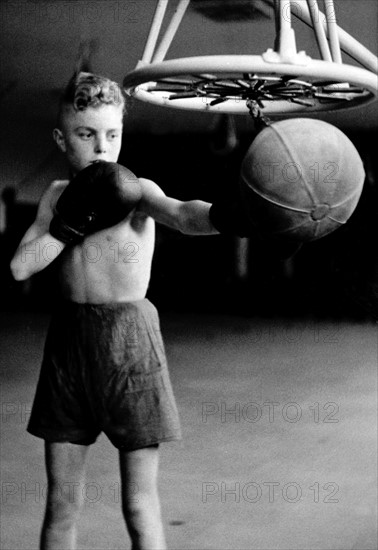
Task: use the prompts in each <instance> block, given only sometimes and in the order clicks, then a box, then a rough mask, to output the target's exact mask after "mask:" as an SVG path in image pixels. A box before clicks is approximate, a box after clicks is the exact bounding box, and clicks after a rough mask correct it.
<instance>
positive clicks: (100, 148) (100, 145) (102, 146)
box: [95, 137, 106, 153]
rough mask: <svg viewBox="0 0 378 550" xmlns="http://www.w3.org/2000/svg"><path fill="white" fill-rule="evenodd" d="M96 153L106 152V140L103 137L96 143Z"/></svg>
mask: <svg viewBox="0 0 378 550" xmlns="http://www.w3.org/2000/svg"><path fill="white" fill-rule="evenodd" d="M95 152H96V153H106V140H105V138H103V137H98V138H97V139H96V143H95Z"/></svg>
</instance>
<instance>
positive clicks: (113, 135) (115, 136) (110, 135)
mask: <svg viewBox="0 0 378 550" xmlns="http://www.w3.org/2000/svg"><path fill="white" fill-rule="evenodd" d="M117 137H118V133H117V132H111V133H110V134H109V139H116V138H117Z"/></svg>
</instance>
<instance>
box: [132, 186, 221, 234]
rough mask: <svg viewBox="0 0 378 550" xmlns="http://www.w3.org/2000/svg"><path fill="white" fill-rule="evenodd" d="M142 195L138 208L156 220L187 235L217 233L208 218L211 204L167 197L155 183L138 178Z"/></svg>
mask: <svg viewBox="0 0 378 550" xmlns="http://www.w3.org/2000/svg"><path fill="white" fill-rule="evenodd" d="M139 181H140V184H141V186H142V193H143V197H142V200H141V201H140V203H139V205H138V210H139V211H140V212H143V213H145V214H147V215H148V216H151V217H152V218H154V219H155V220H156V221H157V222H159V223H162V224H163V225H167V226H168V227H171V228H172V229H177V230H178V231H181V233H186V234H188V235H216V234H218V233H219V231H217V230H216V229H215V227H214V226H213V225H212V223H211V221H210V218H209V211H210V207H211V204H210V203H208V202H204V201H201V200H191V201H180V200H177V199H172V198H170V197H167V196H166V195H165V193H164V192H163V191H162V189H160V187H159V186H158V185H156V183H154V182H153V181H151V180H147V179H144V178H140V179H139Z"/></svg>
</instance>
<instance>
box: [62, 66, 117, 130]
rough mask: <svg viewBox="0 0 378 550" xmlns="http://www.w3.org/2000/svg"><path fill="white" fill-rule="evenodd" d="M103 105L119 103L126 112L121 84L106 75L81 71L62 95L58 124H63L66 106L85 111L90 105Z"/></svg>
mask: <svg viewBox="0 0 378 550" xmlns="http://www.w3.org/2000/svg"><path fill="white" fill-rule="evenodd" d="M101 105H117V106H120V107H122V112H123V113H125V111H126V106H125V98H124V96H123V94H122V90H121V88H120V86H119V85H118V84H117V83H116V82H113V81H112V80H110V79H109V78H107V77H105V76H101V75H97V74H93V73H88V72H83V71H81V72H79V73H77V74H75V75H74V76H73V77H72V78H71V80H70V81H69V83H68V85H67V87H66V89H65V91H64V93H63V95H62V97H61V100H60V108H59V115H58V125H59V126H61V124H62V115H63V112H64V109H65V108H66V107H73V108H74V109H75V111H85V109H87V108H88V107H94V108H96V107H99V106H101Z"/></svg>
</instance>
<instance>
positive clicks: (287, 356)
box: [0, 312, 378, 550]
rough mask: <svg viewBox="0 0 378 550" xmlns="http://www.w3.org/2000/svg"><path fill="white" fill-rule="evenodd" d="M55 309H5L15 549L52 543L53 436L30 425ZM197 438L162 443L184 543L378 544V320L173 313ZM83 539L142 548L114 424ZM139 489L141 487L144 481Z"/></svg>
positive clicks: (105, 549) (8, 481)
mask: <svg viewBox="0 0 378 550" xmlns="http://www.w3.org/2000/svg"><path fill="white" fill-rule="evenodd" d="M48 319H49V316H48V315H47V314H45V313H32V312H28V313H21V312H11V313H2V314H1V316H0V323H1V331H2V334H3V338H2V349H1V352H0V353H1V383H2V384H1V386H2V390H1V391H2V394H1V404H2V411H1V413H2V414H1V438H2V445H1V474H2V503H1V505H2V518H3V521H2V523H1V544H0V547H1V549H2V550H14V549H20V550H21V549H25V550H33V549H37V548H38V538H39V530H40V525H41V521H42V517H43V511H44V504H45V502H44V498H45V490H46V478H45V471H44V459H43V442H42V440H39V439H37V438H34V437H33V436H31V435H29V434H28V433H27V432H26V431H25V428H26V423H27V420H28V416H29V413H30V407H31V403H32V399H33V395H34V390H35V385H36V381H37V377H38V372H39V365H40V360H41V356H42V351H43V342H44V337H45V333H46V328H47V324H48ZM162 330H163V334H164V337H165V342H166V348H167V354H168V359H169V364H170V372H171V378H172V383H173V386H174V389H175V394H176V398H177V402H178V406H179V409H180V413H181V420H182V426H183V433H184V439H183V441H182V442H178V443H169V444H164V445H162V446H161V469H160V494H161V500H162V506H163V514H164V522H165V525H166V535H167V542H168V546H169V548H170V549H172V550H186V549H193V550H207V549H209V550H210V549H217V550H226V549H235V550H236V549H237V550H242V549H243V550H244V549H253V550H274V549H277V550H278V549H279V550H331V549H332V550H352V549H353V550H369V549H371V550H373V549H376V548H377V530H376V524H377V509H376V502H377V489H376V488H377V480H376V472H377V416H376V413H377V363H378V353H377V346H378V341H377V326H376V325H375V324H373V323H368V322H350V321H338V322H319V321H315V320H313V319H305V318H304V319H300V320H296V321H293V320H285V319H264V320H261V319H260V320H259V319H255V318H253V319H252V318H245V317H244V318H243V317H227V316H217V317H214V316H210V315H201V316H200V315H194V314H191V315H187V314H185V315H184V314H173V313H171V314H164V315H163V316H162ZM72 490H73V492H74V491H75V490H76V491H79V490H80V491H82V494H83V495H84V498H85V506H84V509H83V512H82V516H81V522H80V525H79V544H78V548H80V549H88V550H89V549H90V550H109V549H112V550H116V549H121V548H122V549H125V548H130V543H129V540H128V537H127V534H126V530H125V527H124V523H123V519H122V515H121V509H120V502H119V494H120V487H119V477H118V462H117V453H116V451H115V450H114V449H113V447H112V446H111V444H110V443H109V441H108V440H107V439H106V437H104V436H101V437H100V438H99V440H98V441H97V443H96V444H95V445H94V446H93V448H92V449H91V452H90V456H89V460H88V473H87V482H86V484H85V486H83V487H72ZM136 495H137V492H136Z"/></svg>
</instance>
